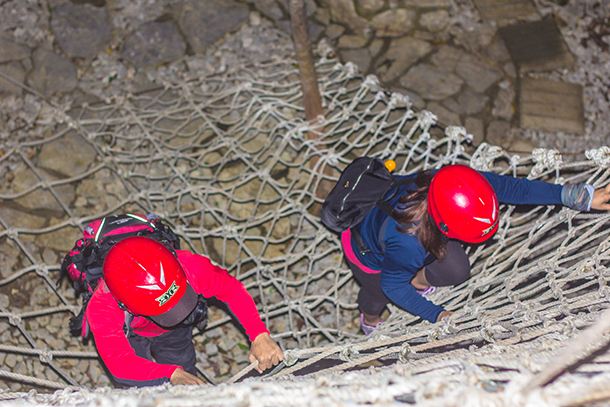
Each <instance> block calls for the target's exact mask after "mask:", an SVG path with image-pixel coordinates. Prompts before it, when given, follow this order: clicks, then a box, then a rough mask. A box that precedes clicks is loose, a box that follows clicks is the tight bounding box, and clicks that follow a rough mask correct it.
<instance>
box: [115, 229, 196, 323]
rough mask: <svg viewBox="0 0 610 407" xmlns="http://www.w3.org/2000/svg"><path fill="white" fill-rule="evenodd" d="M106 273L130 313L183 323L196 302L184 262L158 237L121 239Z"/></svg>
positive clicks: (118, 297)
mask: <svg viewBox="0 0 610 407" xmlns="http://www.w3.org/2000/svg"><path fill="white" fill-rule="evenodd" d="M103 272H104V280H105V281H106V285H107V286H108V289H110V292H111V293H112V294H113V295H114V297H115V298H116V299H117V300H118V301H120V302H121V303H123V304H124V305H125V306H126V307H127V309H128V310H129V311H130V312H131V313H133V314H135V315H143V316H148V317H150V319H152V320H153V321H155V322H157V323H158V324H160V325H162V326H167V327H170V326H173V325H175V324H178V323H180V322H181V321H182V320H183V319H184V318H186V317H187V316H188V314H189V313H190V312H191V311H192V310H193V309H194V308H195V305H196V304H197V294H196V293H195V291H194V290H193V288H192V287H191V286H190V284H188V281H187V279H186V275H185V273H184V270H183V269H182V265H181V264H180V262H179V261H178V259H177V258H176V256H175V255H174V254H173V253H172V252H171V251H170V250H169V249H168V248H167V247H165V246H164V245H162V244H161V243H159V242H157V241H156V240H153V239H150V238H147V237H142V236H134V237H128V238H127V239H123V240H121V241H120V242H118V243H117V244H115V245H114V246H113V247H112V248H111V249H110V251H109V252H108V254H107V255H106V259H105V260H104V269H103Z"/></svg>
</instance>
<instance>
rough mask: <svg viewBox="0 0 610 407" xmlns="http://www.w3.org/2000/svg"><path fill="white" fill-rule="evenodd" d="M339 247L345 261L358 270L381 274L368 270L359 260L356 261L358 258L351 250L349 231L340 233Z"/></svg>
mask: <svg viewBox="0 0 610 407" xmlns="http://www.w3.org/2000/svg"><path fill="white" fill-rule="evenodd" d="M341 245H342V246H343V251H344V252H345V255H346V256H347V259H348V260H349V261H351V262H352V263H354V264H355V265H356V266H358V267H359V268H360V270H362V271H364V272H365V273H368V274H377V273H381V270H373V269H371V268H368V267H367V266H365V265H364V264H362V263H361V262H360V260H358V257H356V255H355V254H354V250H353V249H352V231H351V230H350V229H347V230H346V231H345V232H343V233H341Z"/></svg>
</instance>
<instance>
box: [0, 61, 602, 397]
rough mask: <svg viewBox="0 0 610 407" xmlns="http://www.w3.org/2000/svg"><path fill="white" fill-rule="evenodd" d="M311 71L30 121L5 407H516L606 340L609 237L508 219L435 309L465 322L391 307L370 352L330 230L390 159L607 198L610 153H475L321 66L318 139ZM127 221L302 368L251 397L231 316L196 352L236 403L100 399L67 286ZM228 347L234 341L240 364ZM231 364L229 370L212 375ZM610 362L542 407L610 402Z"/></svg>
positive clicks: (9, 271)
mask: <svg viewBox="0 0 610 407" xmlns="http://www.w3.org/2000/svg"><path fill="white" fill-rule="evenodd" d="M295 66H296V65H295V64H294V62H293V61H290V60H282V61H270V62H268V63H265V64H259V65H256V66H251V67H247V68H244V67H241V68H236V69H235V70H234V71H232V72H230V73H226V74H223V75H213V76H209V77H205V78H201V79H199V80H189V81H183V82H181V83H171V82H167V83H163V84H161V85H160V86H159V87H158V88H154V89H149V90H147V91H142V92H139V93H129V94H125V95H123V96H122V97H117V98H114V99H112V100H108V101H106V102H104V103H98V104H91V105H87V104H84V105H82V106H78V107H77V108H75V107H71V108H70V109H67V108H61V107H60V106H59V105H54V104H50V103H47V102H44V101H39V102H38V107H39V109H38V110H37V114H35V115H31V118H30V119H29V121H25V119H24V124H23V126H24V127H25V128H26V130H27V131H28V134H30V135H31V136H30V137H29V138H26V139H21V140H19V142H16V141H15V142H11V141H7V143H6V144H5V148H4V150H3V155H2V157H1V158H0V166H1V171H2V174H3V181H2V185H1V187H2V189H1V190H0V199H2V205H1V206H0V225H1V230H0V245H1V246H0V247H1V249H0V252H1V255H2V261H1V264H0V267H1V272H2V279H1V280H0V293H2V294H1V295H0V318H1V320H0V325H2V326H1V328H2V329H1V331H0V335H1V338H2V339H1V341H0V359H1V361H2V362H3V363H2V366H1V368H0V379H1V380H2V387H3V388H4V389H5V390H4V391H3V392H2V393H0V397H2V399H4V400H5V401H6V402H9V401H8V400H13V401H12V402H14V403H20V402H23V403H25V402H27V403H33V404H36V403H40V404H46V403H48V404H52V405H68V404H78V405H116V402H117V400H144V401H143V402H144V403H145V404H146V400H148V401H149V402H150V403H151V404H152V403H153V401H154V404H155V405H195V404H196V405H237V404H239V403H244V402H246V403H249V402H250V401H251V402H252V403H254V400H256V403H255V404H257V405H317V404H316V403H317V402H319V403H320V404H321V403H323V402H325V403H326V402H329V400H331V401H330V402H331V404H332V403H335V402H337V400H339V401H341V400H342V401H344V402H351V403H356V404H359V403H373V404H375V403H379V404H391V403H393V402H405V403H421V404H423V405H425V404H426V403H430V404H434V405H454V404H459V403H462V404H463V403H464V400H466V398H465V397H468V398H467V399H468V403H470V404H471V405H490V404H489V403H488V402H489V400H492V399H493V400H495V401H494V403H496V404H495V405H503V404H505V403H506V404H507V405H508V404H510V403H509V401H510V400H512V399H511V397H513V396H512V395H513V394H516V393H515V392H514V391H513V390H515V389H516V388H518V386H520V385H523V384H524V383H526V382H527V380H528V378H531V376H532V375H533V374H535V373H536V372H538V371H540V370H541V368H542V366H544V365H545V364H546V363H547V362H548V361H550V360H551V359H552V358H553V357H555V356H556V355H559V354H561V349H562V348H564V347H565V346H566V344H567V343H569V340H570V339H572V338H574V337H577V336H578V333H579V331H581V330H582V329H583V328H585V327H587V326H588V325H591V324H592V323H593V322H594V321H595V320H596V319H597V318H598V316H599V315H600V313H601V312H602V310H603V308H604V306H605V304H606V303H607V302H608V299H609V295H610V292H609V291H608V287H607V279H608V278H609V277H610V272H609V271H608V263H609V261H610V240H609V236H610V235H609V232H608V224H609V223H610V215H608V214H606V213H580V212H576V211H573V210H570V209H567V208H559V207H553V206H549V207H546V206H544V207H514V206H503V207H502V208H501V209H502V212H503V215H502V217H501V222H500V227H499V230H498V232H497V233H496V234H495V236H494V237H493V238H492V239H490V241H488V242H486V243H485V244H482V245H478V246H471V247H468V248H467V251H468V253H469V256H470V259H471V263H472V277H471V278H470V279H469V280H468V281H467V282H465V283H464V284H462V285H460V286H458V287H450V288H440V289H438V290H437V291H436V292H434V293H433V294H432V295H431V296H430V298H431V300H432V301H434V302H436V303H438V304H442V305H444V306H445V307H446V308H447V309H449V310H452V311H455V314H454V315H453V316H452V318H450V319H445V320H444V321H442V322H439V323H436V324H430V323H427V322H422V321H421V319H419V318H417V317H415V316H413V315H410V314H408V313H406V312H405V311H403V310H401V309H398V308H396V307H393V306H390V307H389V313H386V314H385V315H384V317H385V318H386V322H385V323H384V324H383V325H382V326H381V327H380V329H378V330H377V331H376V332H375V333H373V335H371V336H370V337H367V338H365V337H364V336H362V335H361V333H360V332H359V328H360V326H359V311H358V309H357V305H356V303H355V302H356V295H357V291H358V286H357V283H356V282H355V281H354V280H353V279H352V276H351V273H350V271H349V270H348V269H347V267H346V265H345V264H344V263H343V258H342V251H341V247H340V242H339V238H338V236H336V235H335V234H333V233H331V232H329V231H328V230H327V229H325V228H324V227H323V225H322V224H321V223H320V221H319V218H318V216H317V213H318V211H319V207H320V205H321V202H322V201H323V197H324V193H326V192H327V191H328V190H329V187H332V185H333V183H334V182H335V181H336V179H337V177H338V175H339V173H340V171H341V169H342V168H344V167H345V166H346V165H347V164H348V163H349V162H351V160H353V159H354V158H356V157H359V156H363V155H371V156H377V157H380V158H382V159H393V160H395V161H396V163H397V168H396V170H395V172H397V173H399V174H404V173H409V172H413V171H420V170H424V169H432V168H439V167H440V166H442V165H446V164H451V163H462V164H467V165H470V166H472V167H473V168H475V169H479V170H487V171H494V172H498V173H501V174H506V175H510V176H520V177H528V178H530V179H540V180H544V181H548V182H554V183H561V184H563V183H573V182H589V183H591V184H593V185H594V186H597V187H599V186H602V185H605V184H606V183H608V181H610V179H609V176H610V173H609V172H608V170H607V168H608V166H610V155H609V152H610V149H607V148H601V149H599V150H594V151H588V152H587V153H586V159H583V160H582V161H575V160H570V161H568V160H566V159H564V158H562V156H561V155H560V154H559V153H558V152H557V151H552V150H542V149H539V150H534V151H533V153H532V154H531V155H527V156H518V155H513V154H509V153H507V152H506V151H503V150H502V149H500V148H498V147H494V146H491V145H487V144H482V145H480V146H471V145H470V144H469V140H470V136H469V135H468V134H467V132H466V131H465V129H463V128H461V127H449V128H446V129H439V128H438V127H437V126H436V124H435V120H436V118H435V116H434V114H433V113H431V112H426V111H420V112H416V111H414V110H412V109H411V106H410V102H409V100H408V98H406V97H405V96H402V95H400V94H397V93H391V92H388V91H386V90H384V89H383V88H381V87H380V86H379V84H378V82H377V80H376V78H375V77H373V76H369V77H362V76H361V75H360V74H358V73H357V70H356V68H355V67H354V66H353V65H351V64H347V65H342V64H340V63H338V62H337V61H336V60H334V59H332V58H327V57H325V56H324V54H323V55H322V56H321V57H320V59H319V61H318V63H317V70H318V76H319V81H320V90H321V93H322V98H323V107H324V111H325V114H324V117H323V118H320V120H319V121H318V122H316V123H315V124H311V123H308V122H306V121H305V119H304V109H303V101H302V93H301V88H300V83H299V76H298V70H297V68H296V67H295ZM325 191H326V192H325ZM127 212H137V213H155V214H157V215H159V216H160V217H162V218H164V219H165V220H167V222H168V223H169V224H170V225H171V226H172V227H173V229H174V230H175V231H176V232H177V234H179V235H180V237H181V238H182V243H183V248H188V249H190V250H193V251H195V252H198V253H202V254H204V255H207V256H208V257H210V258H211V259H212V260H213V261H215V262H216V263H218V264H220V265H221V266H223V267H225V268H226V269H227V270H228V271H229V272H230V273H231V274H232V275H234V276H235V277H237V278H238V279H239V280H241V281H242V282H243V283H244V284H245V286H246V287H247V289H248V290H249V292H250V293H251V295H252V296H253V298H254V299H255V301H256V303H257V305H258V306H259V309H260V313H261V315H262V318H263V320H264V322H265V323H266V324H267V326H268V328H269V329H270V331H271V332H272V333H273V336H274V338H275V339H276V340H277V341H278V342H279V343H280V345H281V346H282V348H283V349H284V350H285V351H286V360H285V362H284V363H283V364H282V365H280V367H279V368H276V369H275V370H274V371H273V372H271V373H270V374H268V375H267V376H265V377H263V378H259V379H253V378H247V379H246V380H243V381H242V380H241V375H244V371H247V370H248V368H247V366H248V362H247V356H246V355H247V346H246V345H247V344H246V341H245V337H244V336H243V335H242V334H241V333H240V331H239V330H238V324H237V325H236V324H235V323H233V322H231V317H230V314H229V313H228V312H226V311H223V310H222V307H219V308H217V309H216V308H213V309H212V310H211V315H210V323H209V326H208V328H207V332H206V333H203V334H201V335H196V336H195V342H196V348H197V350H198V358H199V364H198V367H199V369H200V371H201V374H202V375H203V376H205V377H206V378H207V380H208V381H210V382H211V383H214V384H216V383H221V382H230V383H234V384H231V385H228V384H222V385H220V386H212V385H210V386H209V387H205V386H204V387H200V388H193V387H189V388H184V387H180V386H179V387H171V386H169V385H165V386H161V387H156V388H151V389H131V390H111V389H110V388H109V387H102V388H101V389H100V388H99V387H100V385H101V384H108V380H107V378H106V376H105V374H104V373H103V370H102V367H101V366H102V365H101V362H100V361H99V358H98V356H97V353H96V352H95V347H94V345H93V344H92V343H91V342H89V343H87V344H84V343H83V342H82V341H81V340H80V338H74V337H70V336H69V334H68V328H67V321H68V319H69V317H71V316H72V315H73V314H74V313H77V312H78V311H79V309H80V299H79V298H77V297H76V298H75V295H74V293H73V290H72V288H71V286H70V285H69V284H68V283H66V282H64V284H62V285H59V286H57V285H56V280H57V277H58V275H59V262H60V260H61V258H62V257H63V255H64V254H65V253H66V252H67V251H68V250H69V249H70V248H71V246H72V244H73V242H74V241H75V240H76V239H77V238H79V236H80V235H81V234H82V229H83V228H84V227H85V226H86V225H87V224H88V223H89V222H90V221H92V220H94V219H97V218H99V217H102V216H106V215H110V214H117V213H127ZM214 332H216V334H212V335H210V333H214ZM231 332H234V333H236V334H231ZM227 337H229V338H238V339H235V340H234V343H233V344H232V345H233V347H232V348H231V347H230V346H227V344H226V341H227V340H226V338H227ZM603 339H604V338H600V340H603ZM223 341H225V342H223ZM236 342H239V343H237V344H236ZM235 345H237V346H235ZM214 347H216V348H220V349H221V353H220V356H218V357H217V358H216V362H215V363H212V362H210V361H209V360H208V359H209V355H208V354H207V353H211V352H209V350H210V349H213V348H214ZM206 351H208V352H207V353H206ZM233 355H237V356H235V357H234V356H233ZM230 358H233V362H234V363H229V362H228V360H229V359H230ZM608 362H610V359H609V358H608V356H604V355H603V353H600V354H598V355H594V356H592V357H590V358H589V359H588V360H587V361H586V363H583V364H581V365H580V366H578V367H577V368H575V369H573V370H571V371H570V372H569V373H567V374H565V375H563V376H562V377H561V378H560V379H559V380H558V383H561V386H555V387H553V386H550V387H547V389H550V390H545V391H547V393H545V394H543V396H544V397H546V398H545V399H544V400H546V401H545V402H549V401H548V400H551V401H552V400H555V401H554V402H556V404H562V403H563V404H566V405H567V404H569V403H573V402H574V401H573V399H574V397H576V395H578V396H583V395H591V394H595V392H596V391H597V390H596V389H603V388H608V387H609V386H608V381H609V379H608V378H609V377H610V376H608V373H607V372H608V371H609V370H610V369H609V367H608V366H609V365H608ZM244 368H245V369H244ZM238 372H239V373H238ZM600 383H601V384H600ZM511 386H512V387H511ZM515 386H516V387H515ZM575 388H578V389H580V390H579V391H578V392H575V391H574V389H575ZM57 389H60V390H58V391H55V390H57ZM61 389H63V390H61ZM91 389H95V390H91ZM511 389H512V390H511ZM583 389H584V390H583ZM28 391H29V392H28ZM52 391H55V392H52ZM541 394H542V393H541ZM475 396H476V397H475ZM544 397H542V396H541V398H540V400H542V399H543V398H544ZM553 397H554V398H553ZM151 400H153V401H151ZM249 400H250V401H249ZM316 400H317V401H316ZM332 400H334V401H332ZM540 400H539V401H540ZM557 400H559V401H557ZM566 400H567V401H566ZM554 402H549V403H550V404H553V403H554ZM311 403H314V404H311ZM122 405H123V404H122ZM125 405H127V404H125ZM129 405H131V404H129ZM133 405H136V404H133ZM147 405H148V404H147ZM240 405H244V404H240ZM350 405H351V404H350ZM538 405H541V404H538Z"/></svg>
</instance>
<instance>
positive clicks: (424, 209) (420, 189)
mask: <svg viewBox="0 0 610 407" xmlns="http://www.w3.org/2000/svg"><path fill="white" fill-rule="evenodd" d="M432 177H433V175H432V174H430V173H429V172H427V171H424V172H421V173H419V174H418V175H417V178H415V185H417V189H415V190H414V191H411V192H409V193H408V194H405V195H403V196H401V197H400V199H399V200H398V203H399V205H400V206H402V207H404V208H405V209H404V210H403V211H400V212H399V211H397V210H396V209H394V210H393V212H392V217H393V218H394V219H395V220H396V221H398V222H399V223H401V224H403V225H409V224H411V226H410V227H408V226H407V227H406V228H404V227H401V226H400V225H398V226H396V230H398V231H399V232H402V233H408V234H411V235H413V236H415V237H417V238H418V239H419V241H420V243H421V244H422V246H423V247H424V250H426V252H428V253H432V254H433V255H434V256H436V258H437V259H439V260H442V259H444V258H445V256H446V255H447V242H446V241H445V238H444V236H443V235H442V233H441V231H440V230H439V229H438V227H437V226H436V225H435V224H434V220H433V219H432V217H431V216H430V214H428V190H429V189H430V182H431V181H432ZM415 222H419V223H418V224H417V225H413V223H415Z"/></svg>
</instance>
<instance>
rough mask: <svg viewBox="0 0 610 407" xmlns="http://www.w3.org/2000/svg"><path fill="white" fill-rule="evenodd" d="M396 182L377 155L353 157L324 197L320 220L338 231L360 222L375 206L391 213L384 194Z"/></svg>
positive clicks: (397, 183)
mask: <svg viewBox="0 0 610 407" xmlns="http://www.w3.org/2000/svg"><path fill="white" fill-rule="evenodd" d="M400 184H401V182H400V181H397V180H396V179H395V178H394V176H392V174H391V173H390V171H388V169H387V168H386V166H385V164H384V163H383V161H381V160H380V159H379V158H373V157H360V158H357V159H355V160H354V161H352V162H351V163H350V164H349V165H348V166H347V167H345V169H344V170H343V172H342V173H341V177H339V180H338V181H337V185H335V187H334V188H333V189H332V191H330V193H329V194H328V196H327V197H326V200H325V201H324V204H323V205H322V212H321V213H320V218H321V220H322V223H323V224H324V225H325V226H326V227H328V228H329V229H330V230H332V231H335V232H337V233H341V232H344V231H346V230H347V229H349V228H351V227H352V226H356V225H357V224H359V223H360V222H362V221H363V220H364V217H365V216H366V214H367V213H369V212H370V211H371V210H372V209H373V208H374V207H375V206H379V207H380V208H381V209H382V210H383V211H384V212H386V213H387V214H388V215H389V216H392V207H391V206H390V204H389V203H388V201H389V200H390V199H391V198H392V197H387V196H386V194H387V193H388V191H389V190H390V189H391V188H393V187H396V186H398V185H400ZM384 197H385V200H384Z"/></svg>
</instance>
